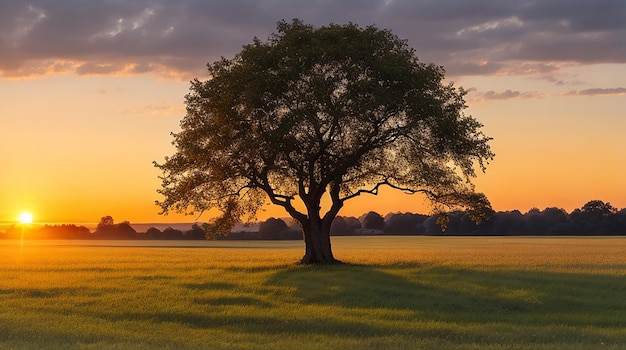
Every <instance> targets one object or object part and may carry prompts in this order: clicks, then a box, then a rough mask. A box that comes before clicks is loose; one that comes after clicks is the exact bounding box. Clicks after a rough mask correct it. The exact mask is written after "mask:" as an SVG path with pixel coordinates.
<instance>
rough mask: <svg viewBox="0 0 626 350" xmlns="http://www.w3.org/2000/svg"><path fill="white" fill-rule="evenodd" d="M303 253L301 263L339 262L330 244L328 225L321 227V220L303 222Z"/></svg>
mask: <svg viewBox="0 0 626 350" xmlns="http://www.w3.org/2000/svg"><path fill="white" fill-rule="evenodd" d="M302 235H303V236H304V244H305V254H304V257H302V260H301V263H302V264H305V265H310V264H340V263H341V261H339V260H337V259H335V257H334V256H333V252H332V248H331V245H330V227H328V228H326V227H322V222H321V220H311V219H309V220H308V222H306V223H303V225H302Z"/></svg>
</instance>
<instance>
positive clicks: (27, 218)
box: [18, 211, 33, 224]
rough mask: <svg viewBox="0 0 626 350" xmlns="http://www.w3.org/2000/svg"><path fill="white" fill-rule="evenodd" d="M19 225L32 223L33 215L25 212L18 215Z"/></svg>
mask: <svg viewBox="0 0 626 350" xmlns="http://www.w3.org/2000/svg"><path fill="white" fill-rule="evenodd" d="M18 219H19V220H20V223H22V224H30V223H32V222H33V214H31V213H29V212H27V211H25V212H23V213H22V214H20V216H19V218H18Z"/></svg>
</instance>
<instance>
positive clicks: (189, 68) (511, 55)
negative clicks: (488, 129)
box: [0, 0, 626, 79]
mask: <svg viewBox="0 0 626 350" xmlns="http://www.w3.org/2000/svg"><path fill="white" fill-rule="evenodd" d="M295 17H297V18H301V19H302V20H303V21H305V22H307V23H312V24H314V25H318V26H319V25H325V24H328V23H330V22H335V23H346V22H349V21H351V22H354V23H358V24H360V25H363V26H365V25H369V24H375V25H377V26H378V27H380V28H389V29H391V30H392V31H393V32H394V33H395V34H397V35H398V36H400V37H402V38H406V39H407V40H408V41H409V44H410V45H411V46H412V47H414V48H415V49H416V51H417V53H418V55H419V56H420V59H421V60H423V61H426V62H435V63H437V64H441V65H444V67H445V68H446V69H447V70H448V72H449V74H451V75H489V74H496V73H497V74H516V75H519V74H533V75H537V74H544V75H545V74H550V73H549V72H546V70H547V71H550V72H555V71H558V67H559V64H561V63H579V64H592V63H626V2H624V1H622V0H554V1H544V0H523V1H501V0H477V1H471V2H469V1H465V0H454V1H436V0H424V1H412V0H345V1H330V0H317V1H316V0H257V1H253V0H230V1H228V2H226V1H201V0H180V1H166V0H134V1H123V0H111V1H79V0H59V1H45V0H33V1H31V2H29V3H25V2H20V1H6V2H2V3H1V4H0V52H2V55H1V56H0V76H5V77H11V76H29V75H39V74H45V73H50V72H73V73H77V74H142V73H144V74H145V73H152V74H158V75H162V76H179V77H182V78H185V79H187V78H189V77H193V76H197V75H198V74H202V72H203V71H204V66H205V64H206V63H207V62H212V61H214V60H217V59H219V57H220V56H225V57H231V56H232V55H234V54H235V53H236V52H237V51H239V50H240V48H241V46H242V45H244V44H246V43H249V42H250V41H251V39H252V38H253V37H254V36H257V37H259V38H261V39H265V38H267V37H268V35H269V34H270V33H272V32H273V31H274V30H275V25H276V22H277V21H278V20H281V19H286V20H290V19H292V18H295Z"/></svg>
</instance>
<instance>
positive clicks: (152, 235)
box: [145, 227, 163, 239]
mask: <svg viewBox="0 0 626 350" xmlns="http://www.w3.org/2000/svg"><path fill="white" fill-rule="evenodd" d="M162 234H163V233H162V232H161V230H159V229H158V228H156V227H150V228H149V229H147V230H146V233H145V235H146V238H147V239H161V238H162Z"/></svg>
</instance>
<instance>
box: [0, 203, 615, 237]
mask: <svg viewBox="0 0 626 350" xmlns="http://www.w3.org/2000/svg"><path fill="white" fill-rule="evenodd" d="M437 218H438V217H437V216H434V215H422V214H413V213H389V214H387V215H386V216H384V217H383V216H381V215H380V214H378V213H376V212H373V211H370V212H368V213H365V214H363V215H361V216H360V217H358V218H356V217H352V216H338V217H336V218H335V220H334V221H333V223H332V226H331V228H330V233H331V235H334V236H354V235H482V236H489V235H498V236H502V235H505V236H514V235H529V236H542V235H550V236H554V235H589V236H593V235H597V236H602V235H626V208H625V209H621V210H618V209H617V208H615V207H613V206H612V205H611V204H610V203H605V202H603V201H600V200H593V201H590V202H587V203H586V204H585V205H583V206H582V207H581V208H578V209H575V210H573V211H572V212H571V213H567V212H566V211H565V210H564V209H560V208H555V207H550V208H545V209H543V210H539V209H537V208H533V209H531V210H529V211H528V212H526V213H521V212H520V211H519V210H513V211H499V212H493V213H491V216H490V218H489V219H488V220H486V221H484V222H482V223H480V224H476V223H474V222H473V221H472V220H471V219H470V218H469V217H468V216H467V215H466V214H465V213H463V212H453V213H450V214H449V215H448V222H447V225H446V227H445V228H444V227H442V226H441V225H440V224H439V223H438V220H437ZM21 230H22V227H21V226H20V225H14V226H11V227H9V228H8V229H7V230H6V231H5V232H4V233H2V232H0V238H6V239H20V237H21V233H22V231H21ZM24 236H25V238H27V239H120V240H124V239H154V240H205V239H207V238H208V239H215V240H299V239H302V233H301V230H300V228H299V227H298V226H297V225H296V224H294V223H292V222H289V223H288V222H286V221H285V220H283V219H280V218H269V219H267V220H265V221H263V222H261V223H259V225H258V230H255V231H238V232H231V233H230V234H228V235H225V236H224V235H217V236H209V237H207V226H206V224H193V225H192V226H191V228H190V229H189V230H178V229H174V228H172V227H168V228H166V229H164V230H159V229H157V228H155V227H150V228H149V229H147V230H146V232H137V231H136V230H135V229H134V228H133V227H132V226H131V225H130V223H129V222H128V221H123V222H121V223H118V224H116V223H115V222H114V220H113V218H112V217H111V216H105V217H103V218H102V219H100V222H99V223H98V225H97V227H96V229H95V230H94V231H93V232H91V230H89V229H88V228H87V227H85V226H78V225H44V226H33V227H29V228H27V229H26V234H25V235H24Z"/></svg>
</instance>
